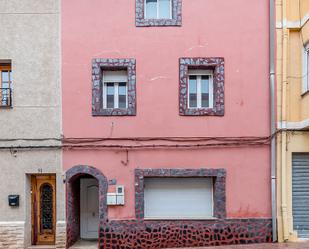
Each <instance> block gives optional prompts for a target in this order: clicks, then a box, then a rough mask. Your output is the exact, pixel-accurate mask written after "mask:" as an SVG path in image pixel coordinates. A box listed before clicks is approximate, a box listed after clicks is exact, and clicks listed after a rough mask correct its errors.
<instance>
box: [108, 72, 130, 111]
mask: <svg viewBox="0 0 309 249" xmlns="http://www.w3.org/2000/svg"><path fill="white" fill-rule="evenodd" d="M102 81H103V108H104V109H118V108H119V83H126V107H125V108H121V109H127V108H128V76H127V72H126V71H124V70H121V71H103V79H102ZM108 83H113V84H114V107H113V108H107V84H108Z"/></svg>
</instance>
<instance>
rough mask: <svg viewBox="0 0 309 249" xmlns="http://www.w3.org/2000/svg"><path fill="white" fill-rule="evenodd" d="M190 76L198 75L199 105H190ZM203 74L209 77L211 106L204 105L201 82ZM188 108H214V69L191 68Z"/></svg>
mask: <svg viewBox="0 0 309 249" xmlns="http://www.w3.org/2000/svg"><path fill="white" fill-rule="evenodd" d="M190 76H197V79H196V80H197V106H196V107H190V88H189V80H190V79H189V78H190ZM202 76H208V77H209V106H208V107H202V89H201V82H202ZM187 97H188V109H201V108H207V109H208V108H209V109H212V108H213V107H214V81H213V71H212V70H189V73H188V96H187Z"/></svg>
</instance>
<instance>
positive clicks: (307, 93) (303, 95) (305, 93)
mask: <svg viewBox="0 0 309 249" xmlns="http://www.w3.org/2000/svg"><path fill="white" fill-rule="evenodd" d="M307 95H309V89H308V90H306V91H304V92H303V93H302V94H301V96H302V97H306V96H307Z"/></svg>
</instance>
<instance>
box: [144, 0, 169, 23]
mask: <svg viewBox="0 0 309 249" xmlns="http://www.w3.org/2000/svg"><path fill="white" fill-rule="evenodd" d="M156 1H157V17H156V18H155V19H173V9H172V7H173V6H172V1H173V0H169V1H170V16H169V18H160V0H156ZM144 13H145V19H153V18H148V17H147V0H144Z"/></svg>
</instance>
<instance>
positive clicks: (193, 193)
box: [144, 178, 213, 219]
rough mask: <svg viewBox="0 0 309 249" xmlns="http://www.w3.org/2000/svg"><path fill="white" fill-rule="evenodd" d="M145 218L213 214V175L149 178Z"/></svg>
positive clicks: (202, 216)
mask: <svg viewBox="0 0 309 249" xmlns="http://www.w3.org/2000/svg"><path fill="white" fill-rule="evenodd" d="M144 205H145V218H170V219H187V218H188V219H203V218H211V217H213V182H212V179H211V178H145V186H144Z"/></svg>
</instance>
